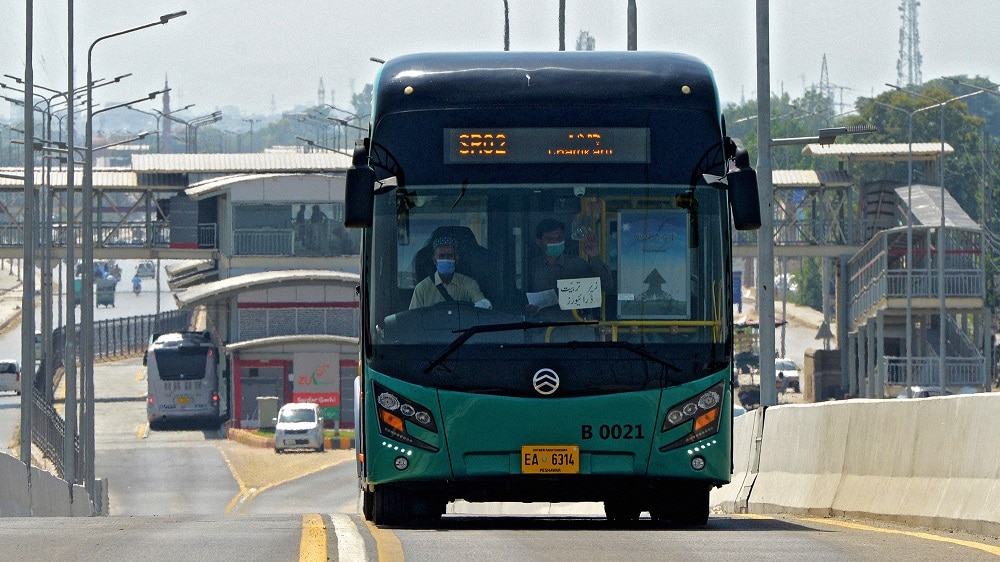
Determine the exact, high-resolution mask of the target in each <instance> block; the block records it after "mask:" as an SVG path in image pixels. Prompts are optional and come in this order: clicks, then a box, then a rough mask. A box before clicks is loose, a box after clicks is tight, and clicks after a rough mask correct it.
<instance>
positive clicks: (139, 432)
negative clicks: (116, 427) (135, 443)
mask: <svg viewBox="0 0 1000 562" xmlns="http://www.w3.org/2000/svg"><path fill="white" fill-rule="evenodd" d="M148 436H149V424H148V423H144V424H142V425H140V426H139V427H138V428H136V430H135V438H136V439H137V440H139V441H142V440H143V439H145V438H146V437H148Z"/></svg>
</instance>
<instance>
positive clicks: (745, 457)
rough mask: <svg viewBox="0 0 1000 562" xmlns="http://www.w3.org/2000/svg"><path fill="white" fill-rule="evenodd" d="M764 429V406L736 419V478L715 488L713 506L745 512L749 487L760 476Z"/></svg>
mask: <svg viewBox="0 0 1000 562" xmlns="http://www.w3.org/2000/svg"><path fill="white" fill-rule="evenodd" d="M763 428H764V409H763V408H757V409H756V410H751V411H749V412H747V413H745V414H743V415H742V416H739V417H737V418H735V419H734V420H733V477H732V480H730V483H729V484H728V485H726V486H723V487H721V488H717V489H714V490H712V493H711V496H710V501H711V503H712V505H714V506H719V507H720V508H721V509H722V510H723V511H725V512H727V513H746V511H747V502H748V501H749V499H750V490H751V489H752V487H753V483H754V479H755V478H756V476H757V470H758V462H759V459H760V442H761V439H760V438H761V432H762V431H763Z"/></svg>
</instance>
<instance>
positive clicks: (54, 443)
mask: <svg viewBox="0 0 1000 562" xmlns="http://www.w3.org/2000/svg"><path fill="white" fill-rule="evenodd" d="M65 439H66V422H65V420H63V418H62V416H60V415H59V412H57V411H56V409H55V408H54V407H53V406H52V405H51V404H48V403H46V402H45V399H44V398H43V397H42V396H41V395H40V394H39V393H38V391H37V390H36V391H34V392H32V400H31V442H32V443H34V444H35V445H36V446H37V447H38V448H39V449H40V450H41V451H42V454H43V455H45V458H47V459H49V460H50V461H52V466H53V467H55V469H56V475H57V476H58V477H59V478H62V479H64V480H65V478H66V459H65V457H64V456H63V443H64V441H65ZM73 447H74V449H75V450H76V454H74V455H73V458H74V459H75V460H76V462H75V463H74V464H75V465H76V469H75V470H74V471H73V474H74V480H75V483H76V484H83V474H84V466H83V456H82V455H80V436H79V435H76V436H74V438H73Z"/></svg>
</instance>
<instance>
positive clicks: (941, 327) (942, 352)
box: [886, 84, 985, 395]
mask: <svg viewBox="0 0 1000 562" xmlns="http://www.w3.org/2000/svg"><path fill="white" fill-rule="evenodd" d="M886 86H889V87H891V88H893V89H895V90H898V91H900V92H903V93H905V94H907V95H910V96H913V97H916V98H923V99H925V100H930V101H933V102H937V103H935V104H934V105H929V106H927V107H925V108H921V109H920V110H921V111H922V110H925V109H931V108H934V107H940V108H941V117H940V119H939V121H940V126H941V156H940V158H939V159H938V167H939V168H940V171H939V173H940V177H941V180H940V182H939V184H940V186H941V225H940V227H939V228H938V275H937V281H938V318H939V320H938V355H939V357H938V384H939V386H940V388H941V394H942V395H943V394H944V391H945V383H946V382H947V374H948V366H947V364H946V360H947V357H948V354H947V350H946V349H945V346H946V345H947V342H948V338H947V327H948V323H947V315H948V308H947V306H948V305H947V300H946V299H947V295H946V293H945V286H944V284H945V275H944V268H945V253H946V252H945V250H946V248H945V245H946V244H947V237H946V236H945V209H944V202H945V197H944V106H946V105H948V104H949V103H951V102H953V101H957V100H960V99H963V98H968V97H972V96H975V95H979V94H981V93H983V92H982V91H978V92H973V93H971V94H965V95H961V96H955V97H953V98H950V99H947V100H944V101H938V100H937V99H935V98H932V97H930V96H925V95H923V94H918V93H915V92H909V91H907V90H904V89H902V88H900V87H899V86H896V85H893V84H886ZM984 91H985V90H984ZM914 113H916V112H914ZM911 126H912V123H911ZM911 134H912V129H911ZM911 142H912V139H911ZM910 150H911V152H912V150H913V147H912V144H911V146H910Z"/></svg>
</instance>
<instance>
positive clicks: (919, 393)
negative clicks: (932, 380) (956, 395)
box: [896, 386, 951, 400]
mask: <svg viewBox="0 0 1000 562" xmlns="http://www.w3.org/2000/svg"><path fill="white" fill-rule="evenodd" d="M941 395H942V394H941V387H940V386H908V387H905V388H904V389H903V390H901V391H899V394H897V395H896V398H898V399H900V400H906V399H909V398H930V397H932V396H941ZM950 395H951V391H950V390H948V389H947V388H946V389H945V390H944V396H950Z"/></svg>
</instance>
